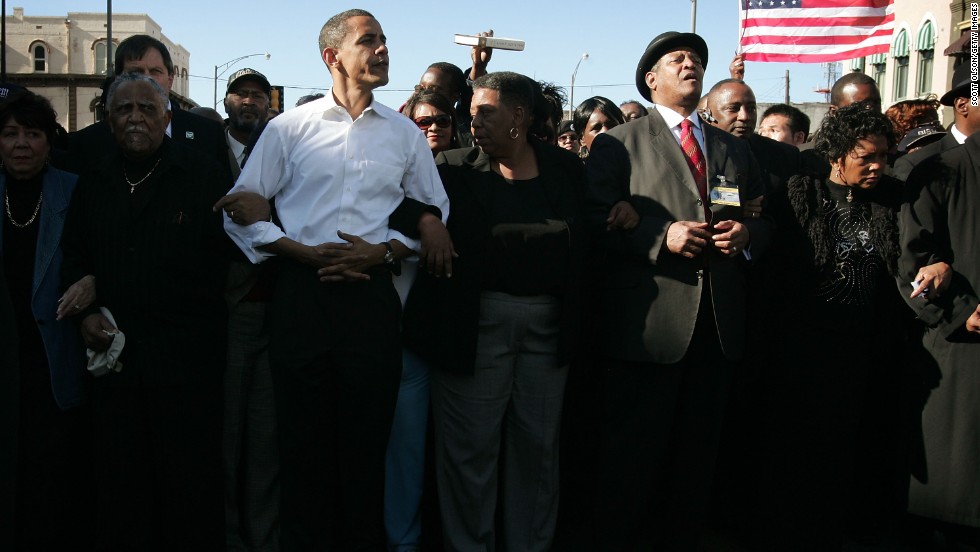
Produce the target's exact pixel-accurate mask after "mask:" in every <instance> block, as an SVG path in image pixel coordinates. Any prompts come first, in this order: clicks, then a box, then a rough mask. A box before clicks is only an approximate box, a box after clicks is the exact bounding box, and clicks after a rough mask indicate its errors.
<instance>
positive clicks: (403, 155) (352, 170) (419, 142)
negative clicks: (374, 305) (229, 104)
mask: <svg viewBox="0 0 980 552" xmlns="http://www.w3.org/2000/svg"><path fill="white" fill-rule="evenodd" d="M231 191H232V192H240V191H248V192H256V193H258V194H260V195H262V196H264V197H266V198H273V197H274V198H275V199H276V212H277V213H278V216H279V220H280V221H281V223H282V229H280V228H279V227H278V226H276V225H275V224H272V223H271V222H257V223H255V224H252V225H251V226H240V225H238V224H235V223H234V222H232V221H231V220H230V219H229V218H228V217H227V215H225V230H226V231H227V232H228V235H230V236H231V238H232V240H234V242H235V243H236V244H237V245H238V247H239V248H241V250H242V251H243V252H244V253H245V255H246V256H248V258H249V259H250V260H251V261H252V262H255V263H257V262H261V261H262V260H264V259H265V258H267V257H269V256H270V255H271V254H270V253H268V252H266V251H262V250H260V249H259V247H261V246H263V245H267V244H270V243H273V242H275V241H276V240H278V239H280V238H282V237H284V236H285V237H288V238H290V239H292V240H294V241H297V242H299V243H302V244H305V245H319V244H321V243H326V242H341V241H342V240H341V239H340V238H339V237H338V236H337V231H338V230H342V231H343V232H345V233H348V234H354V235H356V236H360V237H361V238H363V239H364V240H365V241H368V242H371V243H380V242H383V241H386V240H390V239H397V240H398V241H400V242H402V243H404V244H405V245H406V246H408V247H409V248H411V249H414V250H418V248H419V244H418V242H416V241H415V240H411V239H408V238H407V237H405V236H404V235H402V234H401V233H399V232H397V231H395V230H391V229H389V228H388V216H389V215H391V213H392V212H393V211H394V210H395V208H396V207H397V206H398V205H399V204H400V203H401V202H402V200H403V199H404V197H405V196H406V195H407V196H408V197H411V198H413V199H416V200H418V201H421V202H423V203H426V204H428V205H434V206H436V207H438V208H439V209H440V210H441V211H442V216H443V221H445V220H446V217H448V216H449V198H448V197H447V196H446V191H445V189H444V188H443V186H442V181H441V180H440V179H439V173H438V172H437V171H436V166H435V163H434V162H433V159H432V151H431V150H430V149H429V146H428V144H427V143H426V141H425V136H424V134H423V133H422V132H421V131H419V129H418V127H417V126H416V125H415V123H413V122H412V121H411V120H410V119H409V118H408V117H405V116H404V115H402V114H401V113H398V112H397V111H394V110H392V109H390V108H388V107H385V106H384V105H381V104H380V103H378V102H377V100H372V101H371V105H370V106H368V107H367V108H366V109H365V110H364V112H363V113H362V114H361V116H360V117H358V118H357V120H352V119H351V116H350V114H349V113H348V112H347V110H346V109H345V108H344V107H342V106H339V105H337V103H336V102H335V101H334V98H333V91H332V90H331V91H330V93H328V94H327V95H326V96H325V97H323V98H321V99H319V100H316V101H313V102H310V103H307V104H305V105H302V106H299V107H296V108H293V109H290V110H288V111H286V112H285V113H283V114H282V115H279V116H278V117H276V118H274V119H272V121H270V123H269V125H268V126H267V127H266V129H265V131H264V132H263V133H262V137H261V138H260V139H259V141H258V144H256V146H255V150H254V151H253V152H252V155H251V156H249V158H248V163H246V164H245V168H244V170H243V171H242V174H241V176H239V177H238V181H237V182H236V184H235V187H234V188H232V190H231Z"/></svg>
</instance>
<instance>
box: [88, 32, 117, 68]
mask: <svg viewBox="0 0 980 552" xmlns="http://www.w3.org/2000/svg"><path fill="white" fill-rule="evenodd" d="M93 49H94V51H95V74H96V75H105V74H106V71H107V70H108V69H109V60H110V59H112V56H113V55H115V53H116V45H115V44H113V45H112V48H111V51H110V48H109V47H108V41H106V40H105V39H102V40H99V41H97V42H96V43H95V45H94V47H93Z"/></svg>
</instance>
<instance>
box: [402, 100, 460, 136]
mask: <svg viewBox="0 0 980 552" xmlns="http://www.w3.org/2000/svg"><path fill="white" fill-rule="evenodd" d="M420 105H431V106H432V107H434V108H436V109H438V110H439V111H442V112H443V113H445V114H446V115H449V117H450V118H451V119H452V123H451V126H450V128H452V131H453V132H452V138H450V140H449V148H450V149H454V148H458V147H459V137H458V136H457V134H458V132H459V130H458V128H457V122H456V112H455V111H454V110H453V104H451V103H450V102H449V98H447V97H445V96H443V95H442V94H437V93H436V92H429V91H428V90H420V91H418V92H415V93H413V94H412V95H411V96H410V97H409V98H408V101H407V102H405V107H404V108H402V113H404V114H405V116H406V117H408V118H409V119H412V120H413V121H414V120H415V110H416V109H417V108H418V107H419V106H420Z"/></svg>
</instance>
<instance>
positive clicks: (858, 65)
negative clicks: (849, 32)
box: [851, 57, 864, 73]
mask: <svg viewBox="0 0 980 552" xmlns="http://www.w3.org/2000/svg"><path fill="white" fill-rule="evenodd" d="M851 71H857V72H859V73H863V72H864V58H863V57H861V58H854V59H852V60H851Z"/></svg>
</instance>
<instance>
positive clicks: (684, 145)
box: [681, 119, 711, 222]
mask: <svg viewBox="0 0 980 552" xmlns="http://www.w3.org/2000/svg"><path fill="white" fill-rule="evenodd" d="M681 149H682V150H684V157H685V158H687V166H688V167H689V168H690V169H691V175H693V176H694V182H695V183H697V185H698V193H699V194H701V206H702V207H704V220H706V221H708V222H711V209H709V208H708V167H707V165H706V164H705V162H704V154H703V153H701V146H700V145H698V139H697V138H695V137H694V125H693V124H691V120H690V119H684V120H683V121H681Z"/></svg>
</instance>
